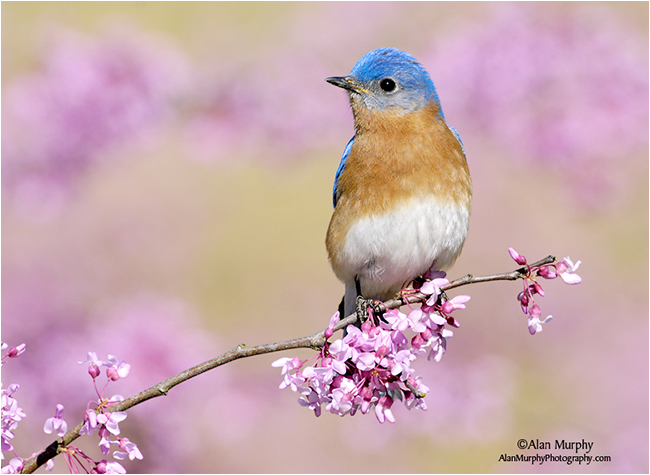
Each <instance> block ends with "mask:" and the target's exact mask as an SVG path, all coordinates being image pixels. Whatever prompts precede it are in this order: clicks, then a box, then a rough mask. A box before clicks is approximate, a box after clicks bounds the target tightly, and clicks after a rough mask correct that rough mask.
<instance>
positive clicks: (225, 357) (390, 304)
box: [22, 256, 556, 473]
mask: <svg viewBox="0 0 650 475" xmlns="http://www.w3.org/2000/svg"><path fill="white" fill-rule="evenodd" d="M555 261H556V259H555V257H553V256H548V257H546V258H544V259H541V260H539V261H537V262H535V263H533V264H530V265H529V266H522V267H520V268H518V269H515V270H514V271H512V272H505V273H502V274H493V275H487V276H478V277H476V276H473V275H471V274H467V275H466V276H464V277H461V278H459V279H456V280H454V281H452V282H450V283H449V284H447V285H445V286H443V287H441V290H442V291H447V290H451V289H455V288H456V287H461V286H463V285H469V284H477V283H480V282H493V281H497V280H517V279H519V278H521V277H523V276H524V275H525V274H526V272H527V270H528V269H529V268H531V267H537V266H541V265H546V264H552V263H553V262H555ZM427 298H428V296H426V295H424V294H422V293H420V292H414V293H412V294H409V295H407V296H402V297H397V298H394V299H391V300H388V301H386V302H384V305H383V306H384V307H385V308H386V309H393V308H399V307H401V306H402V305H406V304H407V303H419V302H422V301H424V300H426V299H427ZM357 321H358V316H357V313H356V312H354V313H352V314H350V315H349V316H347V317H346V318H343V319H341V320H340V321H339V322H338V323H337V324H336V326H335V327H334V331H338V330H341V329H343V328H345V327H347V326H348V325H353V324H355V323H357ZM324 344H325V330H322V331H319V332H317V333H314V334H313V335H309V336H305V337H302V338H294V339H293V340H285V341H279V342H276V343H267V344H264V345H258V346H246V345H239V346H237V347H236V348H233V349H232V350H230V351H227V352H226V353H223V354H222V355H220V356H217V357H216V358H213V359H211V360H208V361H206V362H204V363H201V364H198V365H196V366H193V367H192V368H189V369H186V370H185V371H183V372H181V373H178V374H177V375H175V376H172V377H171V378H167V379H165V380H164V381H161V382H160V383H158V384H156V385H154V386H151V387H150V388H149V389H145V390H144V391H141V392H139V393H138V394H135V395H133V396H131V397H129V398H127V399H125V400H123V401H121V402H119V403H117V404H115V405H114V406H111V407H110V408H108V409H106V411H107V412H115V411H126V410H127V409H130V408H132V407H133V406H136V405H138V404H140V403H142V402H144V401H147V400H149V399H153V398H155V397H158V396H164V395H166V394H167V393H168V392H169V390H170V389H172V388H173V387H174V386H177V385H179V384H181V383H183V382H185V381H187V380H188V379H191V378H194V377H195V376H198V375H200V374H203V373H205V372H206V371H210V370H211V369H214V368H218V367H219V366H222V365H224V364H226V363H230V362H231V361H235V360H238V359H240V358H247V357H249V356H255V355H262V354H265V353H274V352H276V351H283V350H292V349H296V348H312V349H314V350H319V349H321V348H322V347H323V345H324ZM410 389H411V390H412V391H413V392H414V393H417V391H415V388H410ZM416 396H419V394H416ZM83 425H84V423H80V424H78V425H77V426H75V427H74V428H73V429H71V430H69V431H68V432H67V433H66V434H64V435H63V437H61V438H60V439H57V440H55V441H54V442H52V443H51V444H50V445H49V446H48V447H46V448H45V449H44V450H43V451H41V452H40V453H39V454H38V455H37V456H36V457H33V458H31V459H29V460H27V461H26V462H25V466H24V467H23V470H22V473H33V472H34V471H35V470H36V469H37V468H38V467H40V466H41V465H44V464H45V463H46V462H47V461H48V460H50V459H52V458H54V457H56V456H57V455H58V454H59V453H60V452H61V449H62V448H64V447H66V446H68V445H70V444H71V443H72V441H74V440H75V439H77V438H78V437H79V432H80V431H81V428H82V427H83Z"/></svg>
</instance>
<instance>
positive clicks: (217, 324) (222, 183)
mask: <svg viewBox="0 0 650 475" xmlns="http://www.w3.org/2000/svg"><path fill="white" fill-rule="evenodd" d="M647 19H648V4H647V3H645V2H630V3H627V2H616V3H591V2H578V3H563V2H554V3H503V4H501V3H499V4H495V3H487V2H486V3H473V2H460V3H443V2H435V3H425V2H422V3H420V2H417V3H401V2H400V3H389V2H386V3H372V2H364V3H343V2H340V3H339V2H335V3H255V2H251V3H248V2H244V3H203V2H197V3H173V2H171V3H157V2H139V3H131V2H127V3H102V2H99V3H94V2H89V3H46V2H44V3H41V2H37V3H31V2H25V3H23V2H16V3H3V4H2V284H3V285H2V340H3V341H5V342H8V343H9V344H10V345H17V344H19V343H23V342H24V343H26V344H27V352H26V353H25V354H24V355H22V356H21V357H20V358H19V359H17V360H13V361H11V362H10V363H9V364H8V365H6V366H5V367H3V372H2V382H3V385H5V386H6V385H7V384H9V383H13V382H16V383H19V384H20V385H21V388H20V390H19V391H18V392H17V393H16V394H15V397H16V399H18V401H19V403H20V405H21V406H22V407H23V408H24V410H25V412H26V413H27V418H26V419H25V420H24V421H23V422H21V424H20V425H19V428H18V430H17V431H16V439H15V444H14V445H15V446H16V448H17V450H18V452H19V453H20V454H22V455H23V456H25V457H27V456H29V455H30V454H31V453H32V452H34V451H36V450H40V449H42V448H44V447H45V446H46V445H48V444H49V443H50V442H51V441H52V436H51V435H46V434H45V433H43V430H42V427H43V423H44V421H45V419H46V418H47V417H51V416H52V415H54V409H55V406H56V404H57V403H62V404H64V405H65V412H64V418H65V419H66V420H67V421H68V424H69V425H70V426H73V425H76V424H77V423H78V422H80V421H81V419H82V414H83V411H84V409H85V405H86V402H87V401H88V399H90V398H91V397H92V395H93V391H92V384H91V380H90V378H89V377H88V376H87V374H86V371H85V368H84V367H83V366H79V365H77V363H76V362H77V361H82V360H84V359H85V357H86V353H87V352H88V351H97V352H98V353H99V356H100V358H105V357H106V354H107V353H111V354H115V355H117V356H118V357H119V358H121V359H125V360H127V361H128V362H129V363H131V365H132V371H131V375H130V376H129V377H128V378H127V379H125V380H121V381H119V382H118V383H117V384H115V385H114V387H113V390H114V391H115V392H118V393H120V394H122V395H123V396H125V397H126V396H129V395H131V394H133V393H135V392H137V391H139V390H141V389H144V388H147V387H149V386H151V385H152V384H155V383H156V382H158V381H160V380H162V379H164V378H166V377H168V376H171V375H172V374H175V373H177V372H179V371H181V370H183V369H185V368H187V367H189V366H192V365H194V364H197V363H199V362H202V361H204V360H207V359H209V358H211V357H213V356H216V355H217V354H219V353H221V352H223V351H225V350H228V349H230V348H232V347H235V346H236V345H238V344H240V343H245V344H247V345H256V344H261V343H267V342H271V341H277V340H283V339H288V338H293V337H298V336H303V335H307V334H311V333H313V332H315V331H317V330H320V329H322V328H324V327H325V326H326V325H327V323H328V321H329V318H330V316H331V315H332V313H333V312H334V311H335V310H336V308H337V305H338V302H339V300H340V298H341V295H342V292H343V286H342V284H340V283H339V282H338V281H337V280H336V279H335V277H334V275H333V274H332V272H331V270H330V268H329V265H328V262H327V256H326V253H325V247H324V236H325V231H326V228H327V225H328V222H329V217H330V214H331V186H332V181H333V178H334V173H335V171H336V167H337V165H338V163H339V159H340V155H341V153H342V151H343V148H344V146H345V144H346V143H347V141H348V140H349V139H350V137H351V136H352V134H353V127H352V117H351V113H350V110H349V106H348V103H347V98H346V96H345V94H344V93H342V92H341V91H340V90H337V89H335V88H333V87H331V86H330V85H328V84H327V83H326V82H325V81H324V78H325V77H327V76H333V75H344V74H347V73H348V72H349V70H350V69H351V68H352V66H353V65H354V63H355V62H356V61H357V59H359V58H360V57H361V56H362V55H363V54H365V53H366V52H367V51H369V50H371V49H374V48H377V47H380V46H394V47H398V48H400V49H403V50H405V51H408V52H409V53H411V54H412V55H414V56H415V57H416V58H418V59H419V60H420V61H421V62H422V63H423V64H424V66H425V67H426V68H427V69H428V71H429V72H430V74H431V76H432V78H433V80H434V82H435V84H436V86H437V88H438V93H439V95H440V98H441V102H442V106H443V110H444V111H445V115H446V117H447V121H448V123H450V124H451V125H453V126H454V127H455V128H456V129H457V130H458V131H459V132H460V134H461V136H462V138H463V141H464V143H465V148H466V152H467V156H468V160H469V165H470V170H471V173H472V176H473V180H474V187H475V194H474V208H473V215H472V220H471V225H470V232H469V237H468V240H467V242H466V245H465V250H464V252H463V255H462V256H461V258H460V259H459V260H458V262H457V264H456V266H455V268H454V269H453V270H452V271H451V272H450V274H449V276H450V277H451V278H455V277H460V276H462V275H464V274H467V273H473V274H476V275H482V274H490V273H495V272H503V271H508V270H511V269H513V268H514V267H515V265H514V263H513V262H512V260H511V259H510V257H509V256H508V253H507V249H508V247H510V246H512V247H514V248H515V249H517V250H518V251H519V252H520V253H522V254H524V255H526V257H527V258H528V259H529V261H530V260H537V259H539V258H542V257H545V256H546V255H548V254H553V255H556V256H557V257H559V258H562V257H564V256H570V257H571V258H572V259H573V260H574V261H576V260H578V259H579V260H582V262H583V264H582V266H581V267H580V269H579V271H578V273H579V274H580V275H581V276H582V278H583V282H582V284H580V285H579V286H573V287H569V286H567V285H564V284H563V283H562V282H560V281H559V279H558V280H556V281H546V283H545V284H544V289H545V290H546V296H545V297H544V298H542V299H541V300H540V305H541V307H542V312H543V316H546V315H548V314H552V315H553V316H554V319H553V321H552V322H550V323H548V324H546V325H545V326H544V331H543V332H542V333H540V334H538V335H535V336H534V337H533V336H530V335H529V334H528V331H527V327H526V317H525V316H524V315H523V314H522V313H521V310H520V309H519V305H518V302H517V301H516V300H515V298H516V295H517V293H518V292H519V290H520V284H519V283H505V282H500V283H490V284H481V285H475V286H472V287H466V288H464V289H462V292H457V293H469V294H470V295H471V296H472V300H471V301H470V302H469V304H468V308H467V310H464V311H462V312H460V313H459V314H458V316H457V318H458V319H459V321H460V324H461V326H460V328H459V329H458V330H456V331H455V332H454V337H453V338H452V339H451V340H450V342H449V345H448V348H447V353H446V354H445V355H444V357H443V358H442V361H441V362H440V363H434V362H427V361H421V362H419V366H418V368H419V371H420V373H421V374H422V375H423V376H424V378H425V383H426V384H427V385H428V386H429V387H430V388H431V392H430V394H429V395H428V396H427V403H428V406H429V410H428V411H427V412H415V411H414V412H409V411H407V410H406V409H404V408H403V407H399V408H395V407H394V409H395V411H394V412H395V416H396V418H397V422H396V423H395V424H394V425H389V424H384V425H380V424H379V423H378V422H377V420H376V419H375V417H374V415H372V414H369V415H367V416H363V415H361V414H358V415H356V416H354V417H349V416H348V417H345V418H338V417H336V416H333V415H331V414H329V413H324V414H323V415H322V416H321V417H320V418H315V417H314V415H313V414H312V413H311V411H309V410H307V409H305V408H303V407H301V406H299V405H298V404H297V396H296V395H295V394H294V393H292V392H290V391H289V390H283V391H281V390H279V389H278V385H279V384H280V381H281V378H280V374H279V371H278V370H277V369H276V368H272V367H271V366H270V364H271V362H272V361H274V360H275V359H277V358H279V357H281V356H291V353H288V352H287V353H282V354H280V353H277V354H271V355H265V356H260V357H255V358H250V359H248V360H243V361H237V362H234V363H232V364H229V365H227V366H225V367H223V368H220V369H217V370H215V371H212V372H209V373H207V374H205V375H202V376H200V377H198V378H196V379H194V380H191V381H189V382H187V383H185V384H183V385H181V386H180V387H178V388H175V389H173V390H172V391H171V392H170V393H169V395H168V396H167V397H165V398H158V399H156V400H152V401H149V402H146V403H144V404H142V405H140V406H137V407H135V408H133V409H132V410H130V411H129V417H128V419H127V420H126V421H125V423H123V424H122V426H123V431H124V434H125V435H127V436H128V437H129V438H130V439H132V440H133V441H135V442H136V443H137V444H138V445H139V447H140V449H141V451H142V453H143V454H144V460H143V461H141V462H127V463H125V464H124V465H125V466H126V467H127V469H128V470H129V471H131V472H199V473H200V472H208V473H210V472H289V473H294V472H300V473H303V472H508V473H510V472H513V473H514V472H517V473H519V472H522V473H528V472H534V473H549V472H551V473H555V472H558V473H562V472H571V473H573V472H577V473H593V472H597V473H601V472H602V473H610V472H616V473H629V472H646V473H647V472H648V469H649V468H648V22H647ZM453 295H455V294H453ZM295 354H296V355H298V356H300V357H302V358H305V357H307V356H309V355H310V352H309V351H308V350H303V351H301V352H295ZM520 438H524V439H539V440H544V441H554V440H556V439H557V440H562V439H565V440H581V439H585V440H586V441H590V442H593V449H592V451H591V453H590V455H609V456H611V462H607V463H596V462H592V463H591V464H590V465H588V466H585V465H584V464H583V465H577V464H574V465H570V466H567V465H565V464H563V463H546V464H544V465H541V466H540V465H531V464H527V463H524V462H513V463H504V462H498V459H499V456H500V455H501V454H509V455H516V454H518V453H523V454H533V453H536V451H534V450H528V451H523V452H522V451H520V450H519V449H518V448H517V440H519V439H520ZM95 443H96V441H95V440H94V439H93V440H92V441H90V440H89V441H87V442H85V443H83V444H82V443H81V442H80V445H82V446H83V447H84V448H88V452H89V453H91V454H94V455H96V456H97V457H98V458H101V457H100V456H99V454H100V453H99V450H98V448H96V447H93V445H94V444H95ZM545 452H546V451H542V453H545ZM551 452H553V453H554V454H555V455H560V454H565V455H568V454H570V453H571V452H566V451H557V450H553V451H551ZM9 458H11V457H9ZM64 468H65V464H64V462H63V460H57V461H56V464H55V471H62V470H64ZM41 470H42V469H41Z"/></svg>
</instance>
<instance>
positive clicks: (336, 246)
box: [326, 104, 472, 270]
mask: <svg viewBox="0 0 650 475" xmlns="http://www.w3.org/2000/svg"><path fill="white" fill-rule="evenodd" d="M353 107H354V104H353ZM354 112H355V125H356V129H357V130H356V135H355V139H354V143H353V145H352V149H351V151H350V155H349V157H348V159H347V161H346V163H345V168H344V169H343V171H342V172H341V175H340V177H339V181H338V185H337V190H338V192H339V197H338V199H337V204H336V208H335V210H334V214H333V215H332V220H331V221H330V226H329V229H328V233H327V241H326V244H327V250H328V254H329V257H330V260H331V262H332V266H333V268H334V269H335V270H336V268H337V262H336V261H337V259H338V255H339V253H340V251H341V249H342V248H343V246H344V244H345V237H346V235H347V233H348V231H349V230H350V227H351V225H352V224H353V223H354V222H355V221H356V220H358V219H361V218H364V217H367V216H369V215H381V214H384V213H388V212H390V211H391V210H394V209H396V208H398V207H399V206H400V204H402V203H404V202H405V201H407V200H408V199H410V198H412V197H414V196H428V195H433V196H434V197H435V198H436V199H437V200H438V201H439V202H440V203H449V204H455V205H457V206H459V207H461V208H465V209H467V210H468V212H469V208H470V206H471V195H472V182H471V178H470V175H469V169H468V166H467V161H466V159H465V157H464V155H463V151H462V146H461V144H460V143H459V141H458V139H457V138H456V137H455V136H454V134H453V133H452V132H451V130H450V129H449V127H448V126H447V124H446V123H445V122H444V120H442V119H441V118H439V116H438V108H437V107H436V106H435V105H434V104H432V105H430V106H427V107H425V108H423V109H422V110H421V111H418V112H414V113H409V114H403V115H400V114H398V113H391V112H375V111H372V110H369V109H365V108H354Z"/></svg>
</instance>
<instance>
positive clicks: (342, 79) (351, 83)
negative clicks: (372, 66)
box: [325, 76, 365, 92]
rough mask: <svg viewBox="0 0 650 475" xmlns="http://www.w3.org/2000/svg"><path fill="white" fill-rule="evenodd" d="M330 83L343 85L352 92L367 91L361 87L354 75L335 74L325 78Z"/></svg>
mask: <svg viewBox="0 0 650 475" xmlns="http://www.w3.org/2000/svg"><path fill="white" fill-rule="evenodd" d="M325 80H326V81H327V82H328V83H330V84H333V85H335V86H338V87H342V88H343V89H347V90H348V91H352V92H361V91H365V89H364V88H363V87H361V86H360V85H359V84H358V83H357V81H356V79H354V78H353V77H352V76H334V77H331V78H327V79H325Z"/></svg>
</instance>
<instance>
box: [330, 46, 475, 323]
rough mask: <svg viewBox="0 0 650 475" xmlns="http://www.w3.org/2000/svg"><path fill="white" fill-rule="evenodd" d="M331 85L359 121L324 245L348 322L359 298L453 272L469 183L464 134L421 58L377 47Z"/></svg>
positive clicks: (379, 296)
mask: <svg viewBox="0 0 650 475" xmlns="http://www.w3.org/2000/svg"><path fill="white" fill-rule="evenodd" d="M326 81H327V82H329V83H330V84H333V85H335V86H338V87H342V88H343V89H346V90H347V92H348V94H349V95H350V105H351V107H352V113H353V115H354V129H355V135H354V137H352V139H351V140H350V142H348V144H347V146H346V147H345V150H344V152H343V158H342V159H341V163H340V165H339V167H338V170H337V171H336V177H335V179H334V193H333V195H334V196H333V198H334V213H333V214H332V219H331V221H330V224H329V228H328V230H327V240H326V244H327V253H328V255H329V260H330V263H331V265H332V269H333V270H334V273H335V274H336V276H337V277H338V278H339V279H340V280H341V281H343V282H344V283H345V296H344V305H343V308H344V311H345V314H344V315H345V316H347V315H350V314H351V313H352V312H354V311H355V308H356V300H357V295H358V294H359V292H360V294H361V295H362V296H363V297H364V298H371V299H379V300H386V299H389V298H391V297H392V296H394V295H395V293H396V292H398V291H399V290H400V289H401V288H402V287H403V286H404V285H405V284H406V283H408V282H409V281H411V280H412V279H414V278H416V277H418V276H420V275H422V274H424V273H425V272H426V271H427V270H429V269H435V270H445V269H447V268H449V267H451V266H452V265H453V263H454V262H455V261H456V258H457V257H458V255H459V254H460V252H461V250H462V248H463V244H464V242H465V238H466V237H467V228H468V226H469V216H470V209H471V201H472V181H471V178H470V175H469V168H468V166H467V160H466V158H465V151H464V148H463V144H462V142H461V140H460V136H459V135H458V132H456V130H455V129H454V128H452V127H450V126H448V125H447V124H446V123H445V117H444V115H443V113H442V109H441V107H440V100H439V99H438V95H437V93H436V89H435V86H434V85H433V82H432V81H431V78H430V77H429V74H428V73H427V71H426V70H425V69H424V68H423V67H422V65H421V64H420V63H418V62H417V60H416V59H415V58H413V57H411V56H410V55H408V54H407V53H404V52H403V51H400V50H397V49H394V48H379V49H376V50H374V51H371V52H369V53H368V54H366V55H365V56H363V57H362V58H361V59H360V60H359V61H358V62H357V64H356V65H355V66H354V67H353V68H352V71H351V73H350V75H349V76H345V77H331V78H327V79H326Z"/></svg>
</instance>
